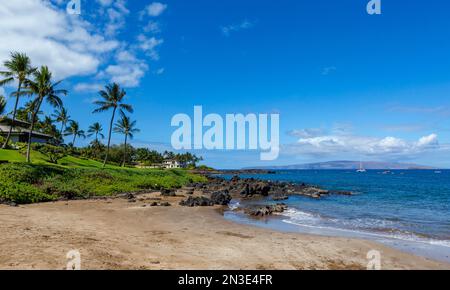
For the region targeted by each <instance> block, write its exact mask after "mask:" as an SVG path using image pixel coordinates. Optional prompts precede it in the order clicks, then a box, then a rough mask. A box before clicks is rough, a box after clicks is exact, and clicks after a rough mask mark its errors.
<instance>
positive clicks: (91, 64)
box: [0, 0, 118, 78]
mask: <svg viewBox="0 0 450 290" xmlns="http://www.w3.org/2000/svg"><path fill="white" fill-rule="evenodd" d="M92 30H93V29H92V26H91V25H90V24H89V23H87V22H85V21H83V20H82V19H81V18H79V17H73V16H70V15H68V14H67V13H65V11H63V10H60V9H58V8H57V7H55V6H53V5H52V4H50V2H47V1H41V0H21V1H2V4H1V9H0V31H2V36H1V37H2V40H1V42H0V61H1V62H2V63H3V61H5V60H6V59H8V58H9V54H10V52H11V51H20V52H24V53H27V54H28V55H29V56H30V58H31V59H32V60H33V64H34V65H36V66H39V65H43V64H46V65H48V66H49V67H50V69H51V70H52V71H53V72H54V74H55V76H56V77H57V78H66V77H70V76H79V75H89V74H93V73H95V72H96V71H97V70H98V67H99V65H100V64H101V55H102V54H104V53H107V52H111V51H113V50H114V49H115V48H116V47H117V46H118V42H117V41H114V40H106V39H105V38H104V37H103V36H101V35H98V34H95V33H93V32H92Z"/></svg>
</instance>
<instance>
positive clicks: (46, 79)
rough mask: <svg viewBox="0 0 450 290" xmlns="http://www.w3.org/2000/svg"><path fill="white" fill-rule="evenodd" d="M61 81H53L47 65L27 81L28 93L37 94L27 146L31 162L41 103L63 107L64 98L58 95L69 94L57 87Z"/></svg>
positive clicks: (28, 157)
mask: <svg viewBox="0 0 450 290" xmlns="http://www.w3.org/2000/svg"><path fill="white" fill-rule="evenodd" d="M60 83H61V81H59V82H56V83H53V81H52V73H51V72H50V70H49V69H48V67H47V66H42V67H41V68H40V69H39V70H37V71H35V72H34V73H33V80H27V81H26V87H27V89H28V91H27V92H25V93H26V94H29V95H35V98H34V99H33V101H32V102H33V103H32V104H33V106H34V108H35V110H34V111H33V113H32V117H31V126H30V132H29V134H28V146H27V162H30V161H31V160H30V152H31V136H32V134H33V130H34V126H35V123H36V116H37V114H38V113H39V111H40V109H41V105H42V103H43V102H44V101H47V103H48V104H49V105H50V106H53V107H57V108H61V107H62V100H61V98H60V97H59V96H58V95H61V94H62V95H67V91H66V90H61V89H56V87H57V86H58V85H59V84H60Z"/></svg>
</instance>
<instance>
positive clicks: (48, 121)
mask: <svg viewBox="0 0 450 290" xmlns="http://www.w3.org/2000/svg"><path fill="white" fill-rule="evenodd" d="M53 122H54V121H53V120H52V118H50V117H49V116H45V118H44V120H43V121H42V122H39V123H40V124H39V127H40V128H41V130H42V132H43V133H44V134H48V135H53V136H54V135H55V133H56V128H55V125H53Z"/></svg>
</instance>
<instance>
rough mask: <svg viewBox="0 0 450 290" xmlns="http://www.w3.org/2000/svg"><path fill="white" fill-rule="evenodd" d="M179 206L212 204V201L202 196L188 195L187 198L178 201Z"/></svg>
mask: <svg viewBox="0 0 450 290" xmlns="http://www.w3.org/2000/svg"><path fill="white" fill-rule="evenodd" d="M180 205H181V206H187V207H196V206H213V205H214V202H213V201H212V200H211V199H209V198H207V197H204V196H197V197H192V196H190V197H188V199H186V200H183V201H181V202H180Z"/></svg>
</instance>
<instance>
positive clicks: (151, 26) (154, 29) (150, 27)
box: [144, 20, 161, 34]
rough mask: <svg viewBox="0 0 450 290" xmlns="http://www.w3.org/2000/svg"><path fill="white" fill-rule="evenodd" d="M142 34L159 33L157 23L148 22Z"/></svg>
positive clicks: (159, 28) (159, 29)
mask: <svg viewBox="0 0 450 290" xmlns="http://www.w3.org/2000/svg"><path fill="white" fill-rule="evenodd" d="M144 32H146V33H154V34H156V33H160V32H161V27H160V25H159V23H158V22H156V21H153V20H150V21H149V22H148V23H147V25H146V26H145V27H144Z"/></svg>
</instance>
